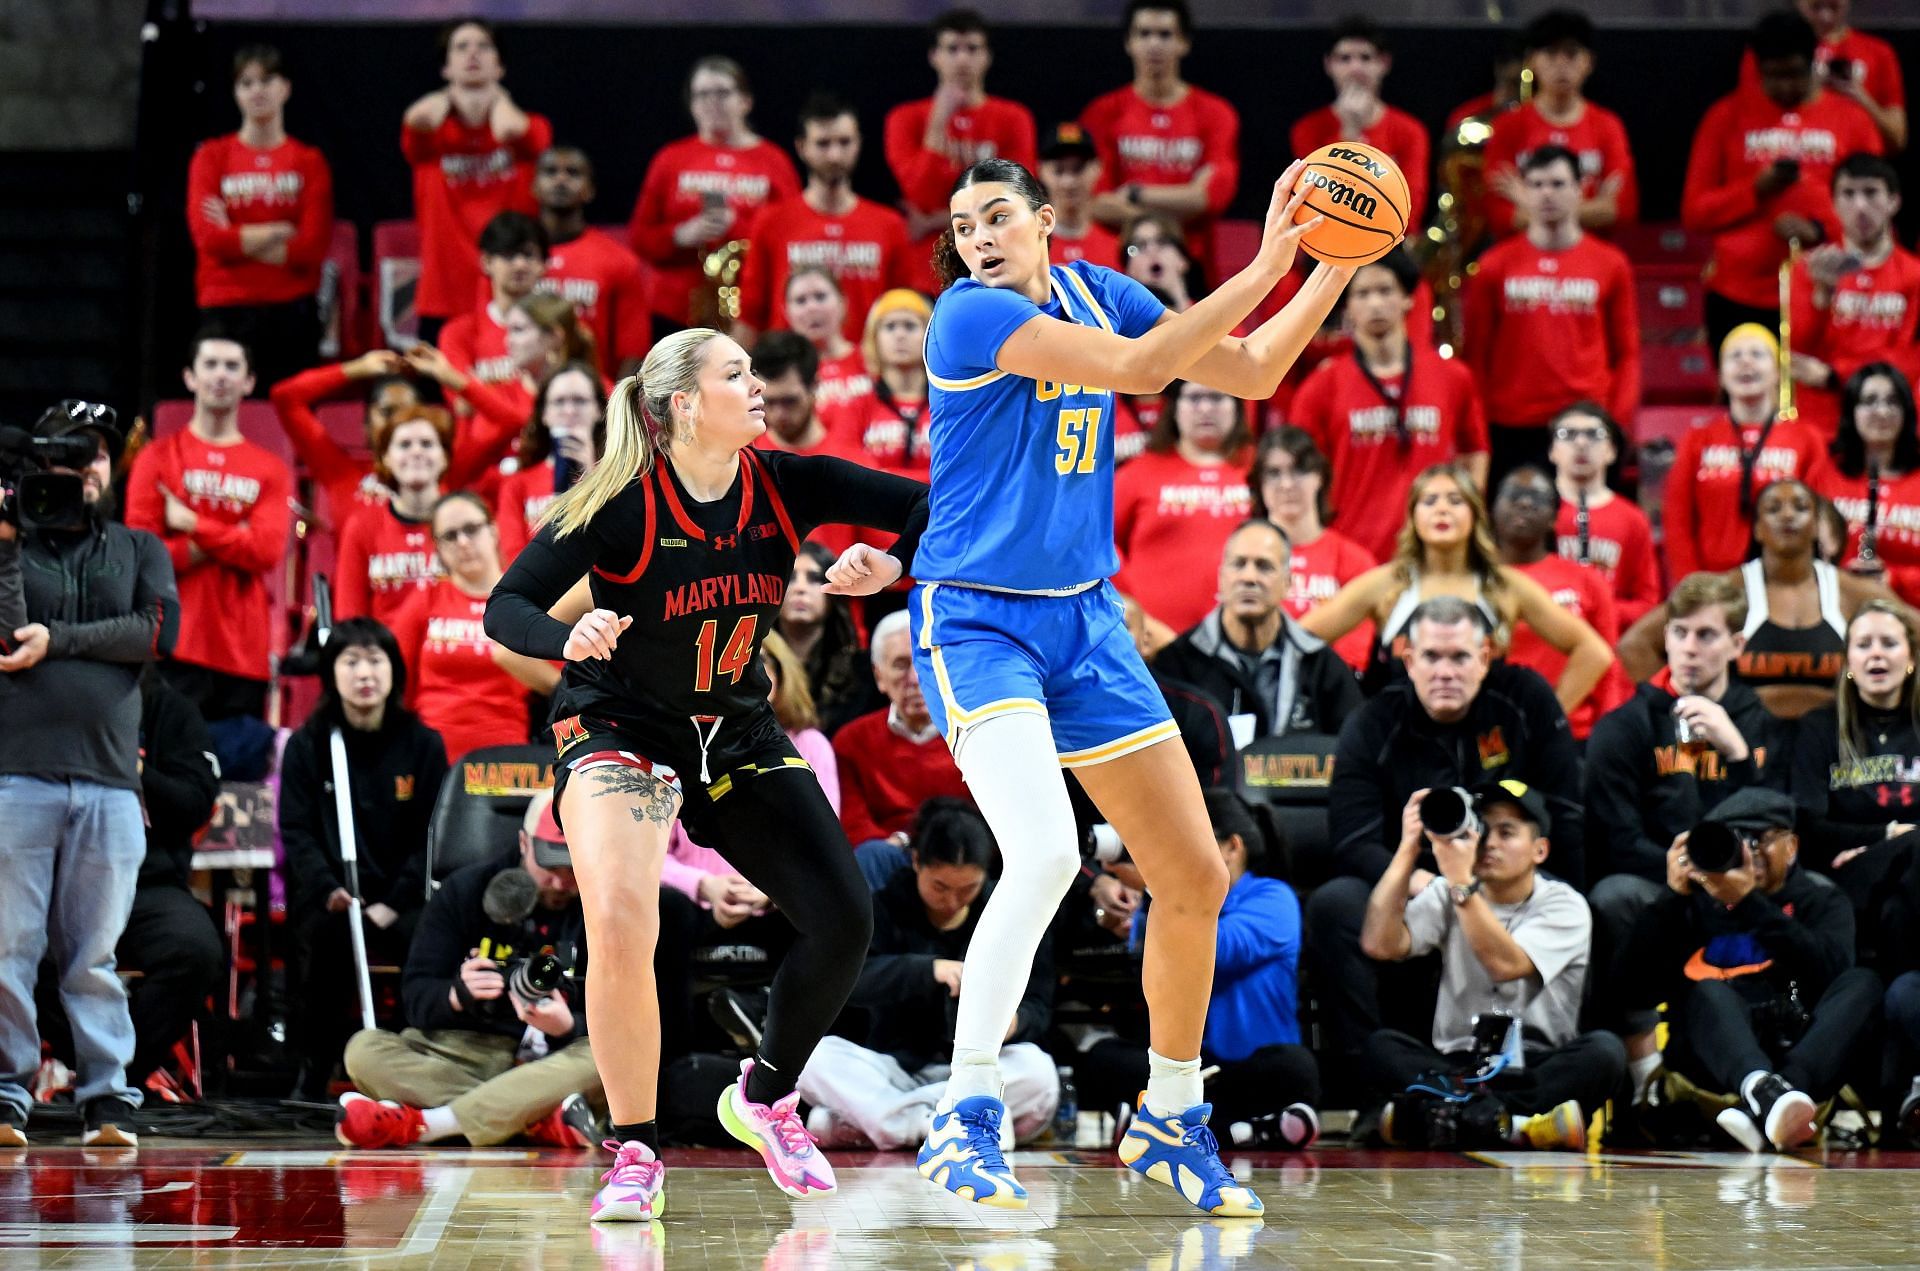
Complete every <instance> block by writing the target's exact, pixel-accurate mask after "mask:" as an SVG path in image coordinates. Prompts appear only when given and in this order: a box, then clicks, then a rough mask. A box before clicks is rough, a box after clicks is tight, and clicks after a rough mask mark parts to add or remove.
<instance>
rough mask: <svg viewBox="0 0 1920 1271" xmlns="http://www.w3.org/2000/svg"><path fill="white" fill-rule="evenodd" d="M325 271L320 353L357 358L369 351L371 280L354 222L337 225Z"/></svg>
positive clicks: (334, 226) (321, 291)
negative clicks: (367, 321)
mask: <svg viewBox="0 0 1920 1271" xmlns="http://www.w3.org/2000/svg"><path fill="white" fill-rule="evenodd" d="M323 268H324V270H325V272H324V273H323V274H322V275H321V282H320V316H321V320H322V332H321V337H320V352H321V354H322V355H323V356H325V357H329V358H342V359H344V358H350V357H357V356H358V355H360V354H361V353H364V352H366V348H367V339H366V331H365V330H364V329H363V328H362V326H361V323H362V322H364V321H365V317H364V314H365V297H366V286H367V279H366V274H365V272H364V271H363V270H362V269H361V268H360V231H359V228H358V227H357V226H355V225H354V223H353V222H352V221H335V222H334V223H333V241H332V242H331V243H329V244H328V246H327V259H326V263H325V265H324V267H323Z"/></svg>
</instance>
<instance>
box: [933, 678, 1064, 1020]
mask: <svg viewBox="0 0 1920 1271" xmlns="http://www.w3.org/2000/svg"><path fill="white" fill-rule="evenodd" d="M954 761H955V763H957V764H958V765H959V768H960V774H961V776H963V777H965V778H966V780H967V790H968V791H969V793H971V794H972V795H973V801H974V803H976V804H977V805H978V806H979V808H980V812H981V815H983V816H985V817H986V818H987V825H988V826H989V827H990V828H991V829H992V830H993V837H994V839H995V840H996V841H997V842H998V843H999V845H1000V859H1001V870H1000V881H999V882H998V883H997V884H996V885H995V886H994V889H993V895H992V896H991V897H989V898H988V900H987V907H986V910H985V912H983V913H982V914H981V915H980V925H979V926H978V927H976V928H975V929H974V932H973V941H972V943H971V944H969V945H968V947H967V964H966V965H967V969H966V975H965V978H964V979H963V980H962V981H961V985H962V987H961V991H960V1006H959V1011H958V1014H957V1018H956V1022H955V1024H954V1050H955V1051H956V1053H957V1052H961V1051H972V1052H974V1053H976V1054H978V1053H983V1052H984V1053H986V1054H990V1055H997V1054H998V1053H999V1051H1000V1047H1001V1045H1002V1043H1003V1042H1005V1040H1006V1036H1007V1029H1008V1028H1009V1027H1010V1026H1011V1025H1012V1024H1013V1016H1014V1012H1015V1011H1016V1010H1018V1009H1019V1006H1020V999H1021V998H1022V997H1024V996H1025V995H1026V991H1027V980H1028V978H1029V977H1030V976H1031V975H1032V974H1033V955H1034V951H1035V950H1036V949H1038V948H1039V947H1040V940H1041V938H1042V937H1043V936H1045V935H1046V933H1047V926H1048V924H1049V923H1051V922H1052V921H1053V915H1054V913H1055V911H1057V910H1058V909H1059V908H1060V901H1061V898H1062V897H1064V896H1065V895H1066V894H1067V888H1068V887H1069V886H1070V885H1071V884H1072V882H1073V876H1074V873H1075V871H1077V870H1078V869H1079V868H1080V844H1079V838H1078V835H1077V833H1076V831H1075V828H1074V823H1073V805H1072V804H1071V803H1070V802H1069V801H1068V799H1067V779H1066V774H1065V773H1064V772H1062V770H1061V768H1060V756H1059V753H1058V752H1057V751H1056V750H1055V749H1054V746H1053V731H1052V729H1051V727H1050V726H1049V725H1048V722H1047V718H1046V716H1044V715H1040V714H1037V713H1033V712H1027V711H1020V712H1015V713H1012V714H1006V715H996V716H993V717H992V718H990V719H986V720H983V721H981V722H980V723H978V724H975V725H973V726H972V727H971V728H969V729H967V731H966V733H965V734H964V735H963V736H962V737H961V738H960V744H959V747H958V750H957V753H956V754H955V755H954Z"/></svg>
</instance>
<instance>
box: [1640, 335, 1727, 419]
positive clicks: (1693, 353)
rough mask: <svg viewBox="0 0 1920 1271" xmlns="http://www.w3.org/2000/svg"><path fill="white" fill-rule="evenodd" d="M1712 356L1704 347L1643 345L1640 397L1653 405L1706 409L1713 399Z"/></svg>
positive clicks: (1702, 345)
mask: <svg viewBox="0 0 1920 1271" xmlns="http://www.w3.org/2000/svg"><path fill="white" fill-rule="evenodd" d="M1714 387H1715V386H1714V376H1713V354H1712V352H1711V351H1710V350H1709V349H1708V348H1707V346H1706V345H1704V344H1643V345H1642V346H1641V349H1640V396H1641V398H1642V400H1644V401H1646V402H1648V403H1651V404H1654V405H1705V404H1707V403H1709V402H1711V401H1713V396H1714Z"/></svg>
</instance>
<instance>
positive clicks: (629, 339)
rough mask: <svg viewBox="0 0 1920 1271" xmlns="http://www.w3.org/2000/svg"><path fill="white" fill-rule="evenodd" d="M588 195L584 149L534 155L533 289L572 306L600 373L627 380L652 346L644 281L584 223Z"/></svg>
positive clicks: (613, 245)
mask: <svg viewBox="0 0 1920 1271" xmlns="http://www.w3.org/2000/svg"><path fill="white" fill-rule="evenodd" d="M594 194H595V187H594V183H593V160H591V159H589V158H588V157H587V152H586V151H584V150H582V149H580V147H578V146H555V147H554V148H553V149H551V150H549V151H547V152H546V153H545V154H543V155H541V156H540V162H539V164H538V166H536V167H535V168H534V172H533V197H534V201H535V202H537V203H538V204H539V205H540V228H541V229H543V230H545V231H546V235H547V261H546V266H547V269H546V273H545V274H544V275H542V276H541V278H540V280H539V282H537V283H535V284H534V286H535V288H536V289H537V290H540V291H548V292H552V293H553V294H555V295H557V296H559V297H560V298H561V299H562V300H565V301H567V302H568V303H570V304H572V305H573V308H574V312H575V313H577V314H578V315H579V317H580V325H581V326H583V327H585V328H587V330H589V331H591V332H593V343H594V347H595V348H596V349H597V350H598V351H599V354H600V361H599V369H600V373H601V374H602V375H608V376H618V375H631V374H633V372H635V371H637V370H639V369H640V363H641V361H642V360H644V359H645V358H646V356H647V350H648V349H650V348H652V347H653V314H652V312H651V309H652V306H651V302H650V297H649V296H648V294H647V277H646V275H645V274H644V273H643V272H642V271H641V266H640V258H639V257H638V256H635V255H634V254H633V250H632V249H631V248H629V247H628V246H627V245H626V244H625V243H622V242H621V241H620V240H618V239H616V238H615V237H614V236H613V235H611V234H609V233H607V232H606V231H605V230H599V229H595V228H593V227H592V226H591V225H588V224H587V205H588V204H590V203H592V202H593V196H594ZM482 268H483V269H484V268H485V266H484V263H483V265H482Z"/></svg>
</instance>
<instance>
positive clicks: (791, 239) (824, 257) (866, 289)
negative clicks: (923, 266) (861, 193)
mask: <svg viewBox="0 0 1920 1271" xmlns="http://www.w3.org/2000/svg"><path fill="white" fill-rule="evenodd" d="M752 237H753V246H752V248H751V249H749V250H748V252H747V261H746V264H745V265H744V266H743V267H742V268H741V270H740V319H741V321H743V322H745V323H747V324H748V325H749V326H751V327H753V328H755V329H756V330H759V331H769V330H772V329H773V328H775V327H784V326H786V325H787V300H786V296H787V279H788V278H789V277H791V276H792V274H793V271H794V270H796V269H801V268H804V267H806V266H808V265H818V266H820V267H822V268H824V269H826V270H827V272H829V273H831V274H832V275H833V276H834V278H835V279H837V280H838V281H839V283H840V291H841V294H842V295H844V296H845V297H846V298H847V319H846V321H845V322H844V323H843V324H841V330H842V333H843V334H844V335H845V336H846V337H847V338H848V339H849V340H855V341H858V340H859V339H860V336H861V334H862V333H863V331H864V329H865V327H866V323H867V310H869V309H871V308H872V307H873V302H874V301H876V300H878V299H879V298H880V296H881V294H882V293H883V292H886V291H889V290H891V289H893V288H895V287H912V286H913V285H914V283H915V282H916V281H917V279H916V277H915V274H914V269H913V262H912V260H911V259H909V257H910V256H911V249H910V247H909V245H908V243H907V222H906V219H905V218H904V217H902V216H901V215H900V213H898V212H896V211H894V210H893V209H892V208H890V207H883V206H881V205H880V204H878V203H875V202H874V201H873V200H871V199H862V198H855V200H854V205H853V210H852V211H850V212H846V213H844V214H842V215H839V216H824V215H822V214H821V213H819V212H816V211H814V210H813V209H812V208H811V207H809V206H807V201H806V199H804V198H802V197H801V196H799V195H795V196H794V197H792V198H789V199H782V200H780V201H779V202H778V203H773V204H770V205H769V206H767V207H766V208H764V209H763V210H762V211H761V213H760V215H759V216H757V217H755V218H754V222H753V235H752Z"/></svg>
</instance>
